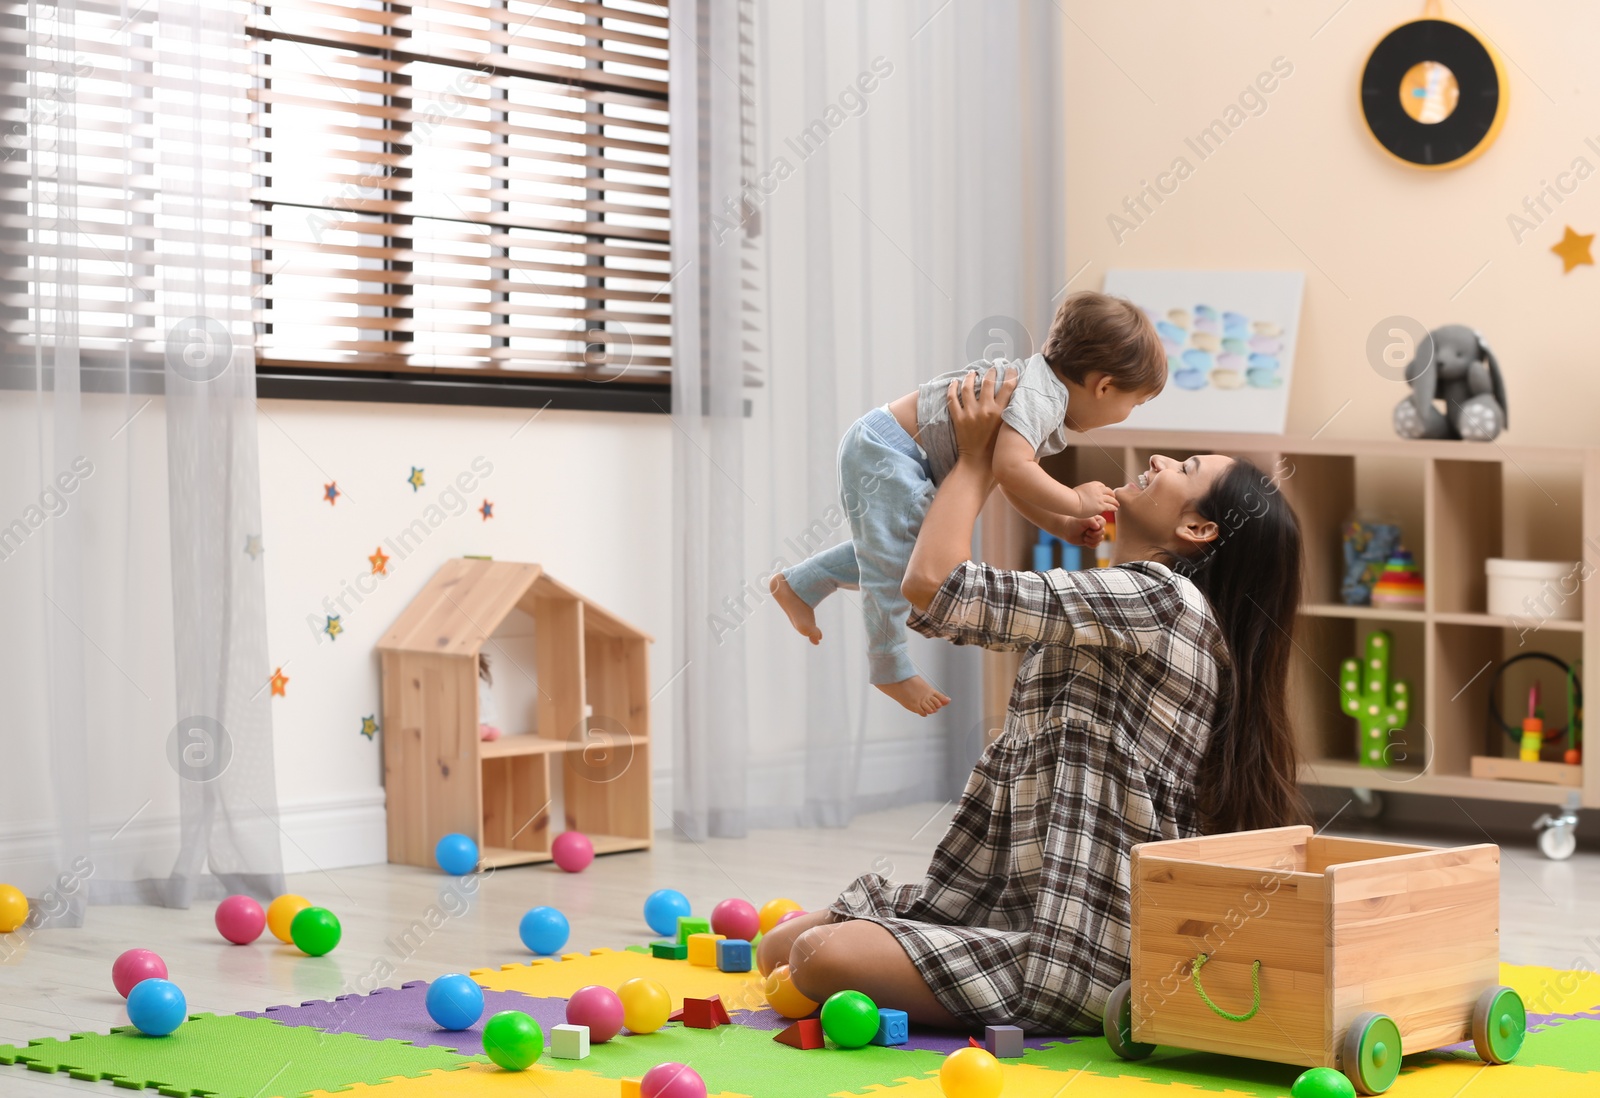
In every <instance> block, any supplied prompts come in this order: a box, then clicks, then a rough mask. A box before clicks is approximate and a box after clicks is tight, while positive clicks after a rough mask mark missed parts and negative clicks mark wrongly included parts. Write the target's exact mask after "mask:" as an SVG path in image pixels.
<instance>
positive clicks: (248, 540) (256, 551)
mask: <svg viewBox="0 0 1600 1098" xmlns="http://www.w3.org/2000/svg"><path fill="white" fill-rule="evenodd" d="M244 551H245V555H246V556H248V557H249V558H250V559H251V560H260V559H261V554H262V552H263V551H264V550H263V549H262V547H261V535H260V534H247V535H246V536H245V539H244Z"/></svg>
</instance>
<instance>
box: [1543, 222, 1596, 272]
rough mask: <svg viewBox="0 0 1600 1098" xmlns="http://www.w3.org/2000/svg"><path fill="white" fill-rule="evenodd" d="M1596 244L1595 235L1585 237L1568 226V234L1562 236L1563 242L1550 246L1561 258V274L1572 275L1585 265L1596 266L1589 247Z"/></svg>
mask: <svg viewBox="0 0 1600 1098" xmlns="http://www.w3.org/2000/svg"><path fill="white" fill-rule="evenodd" d="M1593 243H1594V233H1590V234H1588V235H1587V236H1585V235H1584V234H1582V233H1575V232H1573V231H1572V226H1571V225H1568V226H1566V232H1564V233H1562V234H1561V240H1560V241H1559V242H1558V243H1556V244H1552V245H1551V246H1550V250H1551V251H1552V252H1555V253H1556V254H1557V255H1559V256H1560V257H1561V273H1562V274H1570V273H1571V271H1572V269H1573V268H1574V267H1581V266H1583V265H1584V264H1588V265H1589V266H1591V267H1593V266H1594V257H1593V256H1592V255H1590V254H1589V246H1590V245H1591V244H1593Z"/></svg>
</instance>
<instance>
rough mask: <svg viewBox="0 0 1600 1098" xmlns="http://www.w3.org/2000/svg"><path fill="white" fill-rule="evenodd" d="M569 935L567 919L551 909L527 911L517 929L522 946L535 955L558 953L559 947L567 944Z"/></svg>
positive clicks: (569, 928) (541, 908) (570, 930)
mask: <svg viewBox="0 0 1600 1098" xmlns="http://www.w3.org/2000/svg"><path fill="white" fill-rule="evenodd" d="M571 933H572V928H571V927H570V926H568V925H567V917H566V916H565V915H563V914H561V912H559V911H557V910H556V909H555V908H553V907H535V908H531V909H529V911H528V913H527V914H526V915H524V916H523V917H522V922H521V924H520V925H518V927H517V935H518V936H519V937H520V938H521V939H522V944H523V945H525V946H527V947H528V948H529V949H531V950H533V952H535V953H543V954H547V955H548V954H551V953H558V952H560V950H561V947H562V946H564V945H566V944H567V935H569V934H571Z"/></svg>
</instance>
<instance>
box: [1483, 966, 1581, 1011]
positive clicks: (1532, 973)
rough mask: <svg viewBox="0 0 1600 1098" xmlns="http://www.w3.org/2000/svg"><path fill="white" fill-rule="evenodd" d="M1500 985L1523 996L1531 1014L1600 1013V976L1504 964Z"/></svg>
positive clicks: (1501, 969) (1575, 971)
mask: <svg viewBox="0 0 1600 1098" xmlns="http://www.w3.org/2000/svg"><path fill="white" fill-rule="evenodd" d="M1500 982H1501V983H1502V984H1505V985H1506V986H1507V987H1509V988H1512V989H1514V990H1515V991H1516V993H1517V994H1518V995H1521V996H1522V1002H1523V1005H1524V1006H1526V1007H1527V1008H1528V1013H1529V1014H1589V1013H1600V973H1595V972H1583V971H1578V970H1562V969H1557V968H1545V967H1543V966H1542V965H1508V964H1502V965H1501V966H1500Z"/></svg>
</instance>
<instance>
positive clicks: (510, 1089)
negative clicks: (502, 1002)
mask: <svg viewBox="0 0 1600 1098" xmlns="http://www.w3.org/2000/svg"><path fill="white" fill-rule="evenodd" d="M621 1093H622V1084H621V1083H620V1081H619V1080H616V1079H608V1078H606V1077H605V1076H603V1075H596V1074H594V1073H593V1072H589V1071H582V1070H577V1069H567V1068H563V1069H560V1070H557V1069H554V1068H548V1067H545V1066H544V1065H543V1064H534V1065H533V1066H532V1067H530V1068H529V1069H528V1070H527V1071H502V1070H501V1069H500V1068H497V1067H495V1066H494V1065H493V1064H472V1065H471V1066H469V1067H466V1068H463V1069H462V1070H460V1071H435V1072H432V1073H430V1074H428V1075H421V1076H418V1077H417V1078H415V1079H403V1078H402V1079H391V1080H389V1081H388V1082H385V1083H377V1084H371V1083H357V1084H355V1085H354V1086H352V1087H350V1088H349V1089H348V1090H341V1091H339V1092H338V1093H337V1094H331V1093H330V1092H328V1091H325V1090H313V1091H310V1092H309V1098H457V1096H458V1095H459V1096H460V1098H479V1096H480V1095H489V1096H493V1098H510V1096H513V1095H515V1096H518V1098H553V1096H555V1095H560V1098H618V1095H620V1094H621ZM711 1098H750V1096H748V1095H740V1094H734V1093H733V1092H731V1091H719V1092H717V1093H715V1094H713V1095H711Z"/></svg>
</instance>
